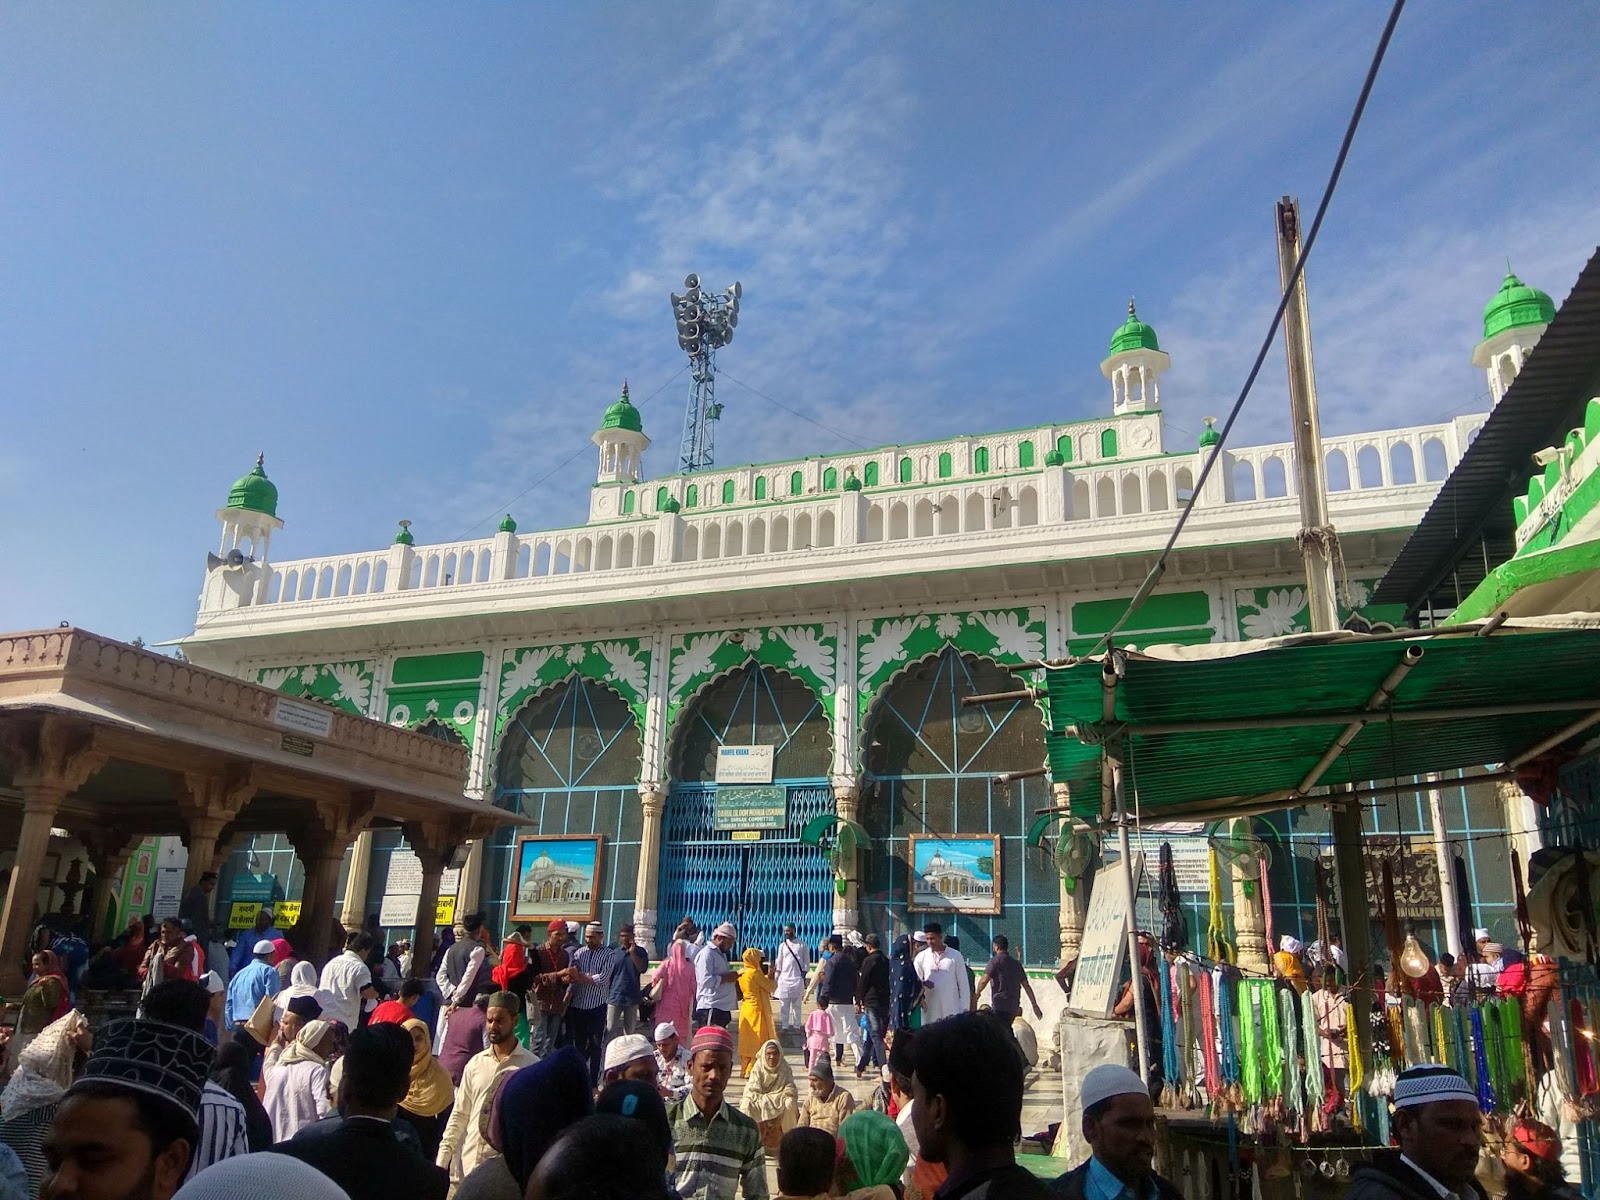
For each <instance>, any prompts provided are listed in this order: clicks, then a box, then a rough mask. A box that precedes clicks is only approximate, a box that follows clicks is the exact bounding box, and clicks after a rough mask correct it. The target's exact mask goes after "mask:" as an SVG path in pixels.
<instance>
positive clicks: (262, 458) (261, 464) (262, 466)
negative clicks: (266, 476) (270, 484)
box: [256, 450, 267, 471]
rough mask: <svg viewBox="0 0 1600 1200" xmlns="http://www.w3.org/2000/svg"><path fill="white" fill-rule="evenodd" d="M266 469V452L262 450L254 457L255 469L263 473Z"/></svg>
mask: <svg viewBox="0 0 1600 1200" xmlns="http://www.w3.org/2000/svg"><path fill="white" fill-rule="evenodd" d="M266 468H267V452H266V451H265V450H262V451H261V452H260V453H258V454H257V455H256V469H257V470H259V471H264V470H266Z"/></svg>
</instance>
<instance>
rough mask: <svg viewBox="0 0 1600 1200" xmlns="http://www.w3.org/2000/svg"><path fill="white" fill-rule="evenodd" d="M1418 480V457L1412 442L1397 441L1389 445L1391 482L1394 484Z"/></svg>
mask: <svg viewBox="0 0 1600 1200" xmlns="http://www.w3.org/2000/svg"><path fill="white" fill-rule="evenodd" d="M1416 481H1417V459H1416V455H1415V454H1413V453H1412V450H1411V443H1410V442H1396V443H1394V445H1392V446H1390V447H1389V482H1390V483H1393V484H1406V483H1415V482H1416Z"/></svg>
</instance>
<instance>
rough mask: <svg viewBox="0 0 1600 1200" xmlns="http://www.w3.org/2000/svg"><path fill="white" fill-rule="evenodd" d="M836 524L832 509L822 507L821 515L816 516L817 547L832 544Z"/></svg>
mask: <svg viewBox="0 0 1600 1200" xmlns="http://www.w3.org/2000/svg"><path fill="white" fill-rule="evenodd" d="M836 526H837V520H836V518H835V517H834V515H833V510H832V509H831V508H829V509H824V510H823V513H822V515H821V516H820V517H818V518H817V547H818V549H821V548H823V547H826V546H831V545H833V543H834V538H835V529H836Z"/></svg>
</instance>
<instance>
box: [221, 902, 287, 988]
mask: <svg viewBox="0 0 1600 1200" xmlns="http://www.w3.org/2000/svg"><path fill="white" fill-rule="evenodd" d="M282 936H283V934H282V932H280V931H279V929H278V927H277V926H275V925H274V924H273V923H272V910H271V909H270V908H267V907H265V906H263V907H262V909H261V911H260V912H258V913H256V926H255V928H254V929H243V930H240V931H239V940H238V941H237V942H235V943H234V945H233V954H232V955H230V956H229V959H228V970H229V972H230V973H231V974H233V975H237V974H238V973H239V972H240V971H242V970H244V969H245V968H246V967H247V966H249V965H250V959H251V956H252V953H251V949H250V948H251V947H252V946H255V945H257V944H259V943H261V942H270V941H272V939H273V938H281V937H282Z"/></svg>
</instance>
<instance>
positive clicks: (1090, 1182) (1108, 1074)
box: [1050, 1063, 1182, 1200]
mask: <svg viewBox="0 0 1600 1200" xmlns="http://www.w3.org/2000/svg"><path fill="white" fill-rule="evenodd" d="M1079 1095H1080V1098H1081V1100H1082V1102H1083V1138H1084V1141H1086V1142H1088V1143H1089V1150H1090V1154H1089V1159H1088V1161H1087V1162H1084V1163H1082V1164H1081V1165H1079V1166H1077V1167H1075V1168H1073V1169H1072V1170H1071V1171H1068V1172H1067V1173H1066V1174H1065V1175H1062V1176H1061V1177H1060V1178H1058V1179H1057V1180H1056V1181H1055V1182H1054V1183H1052V1184H1051V1185H1050V1189H1051V1191H1053V1192H1054V1193H1055V1194H1056V1195H1057V1196H1059V1197H1061V1198H1062V1200H1116V1198H1119V1197H1133V1200H1150V1198H1152V1197H1154V1198H1156V1200H1179V1197H1180V1196H1181V1195H1182V1193H1180V1192H1179V1191H1178V1189H1177V1188H1175V1187H1174V1186H1173V1185H1172V1184H1170V1183H1168V1182H1167V1181H1166V1180H1165V1179H1163V1178H1162V1177H1161V1176H1160V1175H1157V1174H1156V1173H1155V1172H1154V1171H1153V1170H1151V1169H1150V1160H1151V1156H1152V1155H1154V1153H1155V1148H1156V1110H1155V1106H1154V1105H1153V1104H1151V1103H1150V1088H1149V1086H1148V1085H1147V1084H1146V1083H1145V1081H1144V1080H1142V1079H1140V1078H1139V1076H1138V1074H1137V1073H1136V1072H1134V1071H1131V1070H1129V1069H1128V1068H1127V1067H1125V1066H1122V1065H1120V1064H1118V1063H1101V1064H1100V1065H1099V1066H1095V1067H1091V1068H1089V1070H1088V1072H1087V1073H1085V1075H1084V1077H1083V1081H1082V1083H1081V1084H1080V1085H1079Z"/></svg>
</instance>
